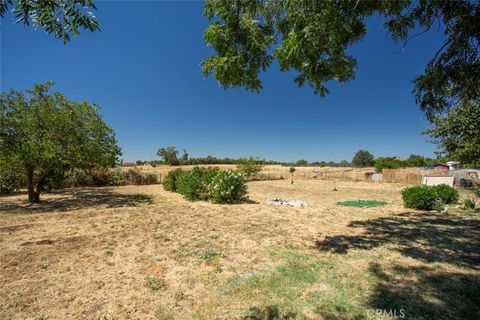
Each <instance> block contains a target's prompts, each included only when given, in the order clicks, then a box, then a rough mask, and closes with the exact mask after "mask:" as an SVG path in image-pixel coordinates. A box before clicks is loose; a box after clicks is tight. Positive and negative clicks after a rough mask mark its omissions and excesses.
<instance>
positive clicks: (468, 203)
mask: <svg viewBox="0 0 480 320" xmlns="http://www.w3.org/2000/svg"><path fill="white" fill-rule="evenodd" d="M476 205H477V204H476V203H475V200H473V199H471V198H467V199H465V200H463V206H464V207H465V209H468V210H475V207H476Z"/></svg>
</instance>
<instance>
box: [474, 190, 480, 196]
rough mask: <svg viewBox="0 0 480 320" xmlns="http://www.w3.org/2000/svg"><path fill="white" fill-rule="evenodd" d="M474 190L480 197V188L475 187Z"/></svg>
mask: <svg viewBox="0 0 480 320" xmlns="http://www.w3.org/2000/svg"><path fill="white" fill-rule="evenodd" d="M473 192H474V193H475V194H476V195H477V196H479V197H480V188H477V189H475V190H474V191H473Z"/></svg>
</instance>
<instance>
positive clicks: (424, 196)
mask: <svg viewBox="0 0 480 320" xmlns="http://www.w3.org/2000/svg"><path fill="white" fill-rule="evenodd" d="M402 199H403V203H404V205H405V207H406V208H411V209H418V210H432V209H434V208H435V205H436V202H437V201H436V200H437V195H436V194H435V191H434V190H433V189H432V188H429V187H425V186H415V187H410V188H405V189H403V191H402Z"/></svg>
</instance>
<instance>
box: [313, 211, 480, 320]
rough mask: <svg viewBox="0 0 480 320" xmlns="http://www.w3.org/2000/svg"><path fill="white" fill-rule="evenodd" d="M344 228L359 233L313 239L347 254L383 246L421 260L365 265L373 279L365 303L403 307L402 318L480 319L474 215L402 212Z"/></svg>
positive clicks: (478, 235) (479, 243) (479, 230)
mask: <svg viewBox="0 0 480 320" xmlns="http://www.w3.org/2000/svg"><path fill="white" fill-rule="evenodd" d="M349 226H350V227H351V228H355V229H357V228H358V229H360V230H362V231H363V232H362V233H361V234H359V235H339V236H332V237H326V238H325V239H323V240H318V241H316V248H317V249H318V250H320V251H327V252H333V253H337V254H346V253H348V252H349V250H352V249H365V250H368V249H373V248H376V247H380V246H384V245H388V249H389V250H392V251H397V252H399V253H401V254H402V255H403V256H406V257H409V258H413V259H416V260H417V261H418V262H421V263H424V264H423V265H418V264H415V265H412V264H407V263H406V264H405V265H402V264H401V262H400V261H398V262H396V261H394V262H393V264H392V263H391V260H388V261H386V262H384V264H383V265H381V264H380V263H381V262H379V263H372V264H370V266H369V272H370V273H371V274H372V275H373V276H374V277H375V279H376V284H375V285H374V288H373V291H372V294H371V296H370V299H369V301H368V307H370V308H371V310H383V312H386V313H387V314H388V313H389V312H390V314H391V313H393V312H396V314H397V315H399V314H400V312H401V310H403V312H404V313H405V317H404V318H405V319H472V320H473V319H480V277H479V269H480V219H478V217H475V216H448V215H442V214H439V213H412V212H405V213H401V214H398V215H396V216H393V217H386V218H378V219H372V220H366V221H353V222H351V223H350V225H349ZM434 263H446V264H449V265H450V266H444V265H438V264H434ZM452 267H453V268H452Z"/></svg>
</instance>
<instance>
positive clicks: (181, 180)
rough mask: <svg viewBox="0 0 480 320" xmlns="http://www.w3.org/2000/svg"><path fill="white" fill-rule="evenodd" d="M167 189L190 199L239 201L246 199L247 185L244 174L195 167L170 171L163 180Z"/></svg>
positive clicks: (216, 201) (222, 201) (219, 201)
mask: <svg viewBox="0 0 480 320" xmlns="http://www.w3.org/2000/svg"><path fill="white" fill-rule="evenodd" d="M163 186H164V188H165V190H169V191H177V192H178V193H180V194H181V195H183V196H184V198H185V199H187V200H190V201H196V200H209V201H212V202H214V203H238V202H241V201H242V200H244V199H245V195H246V194H247V186H246V182H245V177H244V175H243V174H241V173H239V172H237V171H234V170H230V171H222V170H220V169H219V168H217V167H215V168H208V169H207V168H204V167H198V166H197V167H194V168H193V169H192V170H187V171H186V170H181V169H177V170H173V171H170V172H169V173H168V174H167V176H166V177H165V179H164V181H163Z"/></svg>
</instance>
